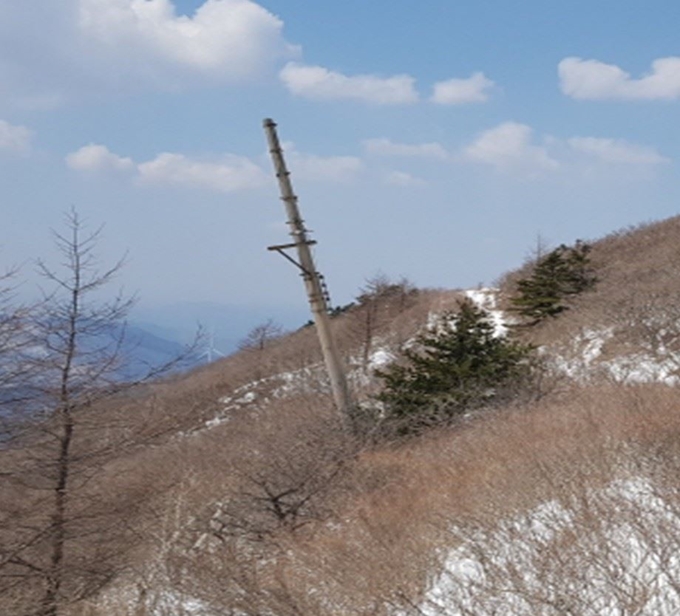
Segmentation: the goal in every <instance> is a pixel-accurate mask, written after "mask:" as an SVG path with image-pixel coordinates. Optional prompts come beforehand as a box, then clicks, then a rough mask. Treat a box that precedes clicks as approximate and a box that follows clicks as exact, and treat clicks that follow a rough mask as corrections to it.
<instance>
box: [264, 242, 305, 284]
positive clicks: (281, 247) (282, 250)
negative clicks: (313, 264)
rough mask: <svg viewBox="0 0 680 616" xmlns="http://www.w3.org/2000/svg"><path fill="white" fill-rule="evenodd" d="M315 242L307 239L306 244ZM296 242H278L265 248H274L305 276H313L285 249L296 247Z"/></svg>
mask: <svg viewBox="0 0 680 616" xmlns="http://www.w3.org/2000/svg"><path fill="white" fill-rule="evenodd" d="M314 244H316V242H315V241H314V240H307V246H313V245H314ZM297 246H298V245H297V244H280V245H279V246H269V247H267V250H275V251H276V252H278V253H279V254H280V255H281V256H282V257H283V258H284V259H287V260H288V261H290V262H291V263H292V264H293V265H294V266H295V267H297V268H298V269H300V270H301V271H302V273H303V275H305V276H313V273H312V272H310V271H307V270H306V269H305V268H304V267H303V266H302V265H301V264H300V263H298V262H297V261H296V260H295V259H293V257H291V256H290V255H289V254H288V253H287V252H286V250H288V249H289V248H297Z"/></svg>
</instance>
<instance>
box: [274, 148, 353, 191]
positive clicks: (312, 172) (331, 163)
mask: <svg viewBox="0 0 680 616" xmlns="http://www.w3.org/2000/svg"><path fill="white" fill-rule="evenodd" d="M283 148H284V149H285V150H286V160H287V162H288V167H289V169H290V171H291V173H292V174H293V177H294V178H295V179H300V180H303V181H308V182H348V181H351V180H353V179H354V178H355V177H356V176H357V175H358V174H359V173H360V172H361V171H362V170H363V168H364V164H363V162H362V161H361V159H360V158H357V157H356V156H317V155H316V154H305V153H302V152H299V151H298V150H297V149H296V147H295V144H294V143H292V142H286V143H284V144H283Z"/></svg>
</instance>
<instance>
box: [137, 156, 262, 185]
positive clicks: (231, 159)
mask: <svg viewBox="0 0 680 616" xmlns="http://www.w3.org/2000/svg"><path fill="white" fill-rule="evenodd" d="M137 170H138V171H139V179H140V180H141V181H143V182H148V183H152V184H169V185H173V184H174V185H180V186H187V187H194V188H203V189H209V190H215V191H218V192H225V193H228V192H234V191H239V190H247V189H252V188H257V187H259V186H262V185H263V184H265V183H266V182H267V179H268V178H267V176H266V174H265V173H264V171H263V170H262V169H261V168H260V167H258V166H257V165H256V164H255V163H253V162H252V161H251V160H250V159H248V158H245V157H243V156H236V155H233V154H225V155H223V156H221V157H220V159H219V160H215V161H201V160H192V159H191V158H188V157H186V156H184V155H183V154H174V153H171V152H163V153H162V154H159V155H158V156H157V157H156V158H155V159H153V160H150V161H148V162H144V163H141V164H139V165H137Z"/></svg>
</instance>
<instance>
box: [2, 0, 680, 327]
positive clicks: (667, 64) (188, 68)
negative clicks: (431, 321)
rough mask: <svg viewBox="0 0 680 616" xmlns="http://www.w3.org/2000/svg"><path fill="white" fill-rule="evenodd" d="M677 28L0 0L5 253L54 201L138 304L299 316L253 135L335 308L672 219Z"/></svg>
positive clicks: (449, 282) (36, 235) (403, 12)
mask: <svg viewBox="0 0 680 616" xmlns="http://www.w3.org/2000/svg"><path fill="white" fill-rule="evenodd" d="M679 31H680V3H678V2H672V1H670V0H668V1H661V0H649V1H647V2H644V3H643V2H639V1H635V2H634V1H626V0H619V1H618V2H612V1H609V0H599V1H598V0H590V1H589V2H584V1H580V0H579V1H572V2H569V3H564V2H555V1H550V0H523V1H522V2H507V0H506V1H501V0H496V1H475V2H472V1H468V0H465V1H464V0H460V1H458V2H455V1H444V0H432V1H428V2H420V3H415V2H412V1H409V2H406V1H405V0H393V1H391V2H382V1H380V0H374V1H373V2H367V1H366V0H346V1H345V2H309V1H306V2H302V1H301V0H270V1H267V0H263V1H262V2H261V3H255V2H251V1H250V0H175V1H174V2H172V1H171V0H60V1H59V2H47V1H46V0H30V1H24V2H11V1H9V0H5V1H4V2H2V3H1V4H0V180H1V181H2V185H3V186H4V187H5V190H4V199H3V206H2V207H3V209H4V212H5V216H4V221H5V224H3V233H2V235H1V236H0V256H1V257H2V260H3V261H4V262H5V263H6V264H8V265H9V264H13V263H19V264H26V265H25V270H26V272H28V271H30V269H31V265H30V262H31V259H33V258H35V257H37V256H43V257H46V258H48V259H49V258H50V257H51V256H52V255H53V252H52V249H51V247H50V239H49V238H50V235H49V229H50V228H58V227H59V225H60V224H61V219H62V214H63V212H64V211H66V210H67V209H69V208H70V207H71V206H75V207H76V208H77V209H78V211H79V212H80V213H81V214H82V215H83V216H84V217H85V219H86V220H88V221H89V222H90V223H91V224H92V225H93V226H97V225H99V224H100V223H104V224H105V225H106V227H105V232H104V237H103V241H102V244H101V253H102V257H103V258H104V259H105V260H106V259H108V260H113V259H115V258H116V257H117V256H119V255H120V254H122V253H123V252H126V251H127V252H128V254H129V257H128V265H127V266H126V268H125V270H124V271H123V272H122V274H121V276H120V283H121V284H122V285H124V286H125V288H126V289H127V290H129V291H130V292H138V293H139V295H140V297H141V307H142V308H144V307H146V308H147V309H153V308H154V307H158V306H161V305H164V304H169V303H175V302H187V301H191V302H214V303H220V304H231V305H240V306H245V307H258V309H260V310H270V312H271V315H272V316H273V317H276V316H277V314H276V311H277V310H278V309H279V308H280V309H281V310H282V312H286V311H287V312H288V313H290V311H291V310H292V311H296V310H298V309H299V310H300V312H304V310H305V305H306V304H305V297H304V293H303V289H302V285H301V284H300V282H299V280H297V275H296V272H295V271H294V269H293V268H292V266H290V265H289V264H287V263H286V262H285V261H284V260H283V259H281V258H280V257H278V256H277V255H274V254H272V253H269V252H267V251H266V246H268V245H271V244H279V243H285V242H286V241H287V239H288V238H287V236H286V228H285V225H284V212H283V208H282V206H281V204H280V202H279V200H278V191H277V188H276V185H275V183H274V180H273V177H272V173H271V163H270V161H269V159H268V157H267V155H266V148H265V139H264V134H263V132H262V127H261V124H262V119H263V118H265V117H272V118H274V119H275V120H276V121H277V123H278V124H279V135H280V138H281V139H282V141H283V142H284V144H285V149H286V155H287V161H288V166H289V167H290V170H291V172H292V180H293V183H294V186H295V189H296V192H297V193H298V196H299V198H300V206H301V209H302V212H303V216H304V217H305V219H306V221H307V224H308V226H309V228H310V229H312V230H313V232H314V238H315V239H316V240H318V242H319V244H318V247H317V257H318V261H319V267H320V269H321V270H322V271H323V272H324V273H325V275H326V278H327V280H328V282H329V286H330V290H331V294H332V296H333V299H334V301H335V302H336V303H338V304H342V303H346V302H348V301H350V300H351V299H352V298H353V297H354V296H355V295H356V294H357V291H358V289H359V287H361V286H362V284H363V283H364V281H365V279H366V278H368V277H371V276H372V275H374V274H375V273H376V272H378V271H381V272H384V273H385V274H387V275H390V276H393V277H400V276H406V277H408V278H409V279H411V280H413V281H414V282H415V283H417V284H419V285H423V286H437V287H447V288H451V287H468V286H474V285H477V284H479V283H484V284H489V283H492V282H493V280H494V279H495V278H497V277H498V276H499V275H501V274H502V273H503V272H504V271H507V270H508V269H511V268H514V267H516V266H518V265H519V264H520V263H521V262H522V260H523V259H524V258H525V256H526V255H527V254H528V253H529V251H530V249H531V247H532V246H533V245H534V244H535V242H536V238H537V236H538V235H539V234H540V235H541V236H542V237H543V238H544V240H546V241H547V242H549V243H551V244H553V245H556V244H559V243H561V242H572V241H574V240H575V239H577V238H585V239H589V238H597V237H600V236H602V235H603V234H606V233H608V232H610V231H614V230H616V229H619V228H621V227H624V226H627V225H631V224H635V223H639V222H643V221H647V220H651V219H659V218H664V217H668V216H672V215H675V214H676V213H677V212H678V203H679V202H680V180H679V178H678V173H677V171H678V167H677V165H678V160H679V159H680V139H679V137H680V135H679V133H680V128H679V126H680V123H679V122H678V119H680V116H679V110H680V37H679V36H678V32H679ZM258 314H259V313H258Z"/></svg>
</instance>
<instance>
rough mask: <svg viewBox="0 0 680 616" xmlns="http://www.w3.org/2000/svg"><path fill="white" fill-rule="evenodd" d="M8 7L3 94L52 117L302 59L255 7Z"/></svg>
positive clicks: (276, 22)
mask: <svg viewBox="0 0 680 616" xmlns="http://www.w3.org/2000/svg"><path fill="white" fill-rule="evenodd" d="M175 4H179V3H178V2H177V0H174V3H173V0H58V2H38V3H35V2H12V3H7V2H5V3H2V2H0V5H1V6H0V57H1V58H2V59H3V62H2V63H0V91H2V92H3V93H4V98H5V101H6V102H11V103H13V104H14V105H15V106H21V107H22V108H25V107H31V108H35V107H38V108H43V107H48V106H54V105H58V104H62V103H63V102H64V101H68V100H73V99H76V98H79V97H82V96H86V95H92V94H96V95H102V94H108V93H111V92H115V93H116V95H119V94H120V93H127V92H130V91H135V90H144V89H160V90H173V89H181V88H184V87H187V86H191V85H196V84H200V83H216V82H220V83H229V82H241V81H243V80H246V79H251V78H253V77H255V76H259V75H261V74H266V73H267V72H268V71H272V70H273V69H274V68H275V67H276V66H277V65H278V64H279V63H280V62H281V61H283V60H290V59H293V58H296V57H298V56H299V53H300V50H299V48H297V47H295V46H293V45H291V44H289V43H288V42H287V41H286V40H285V38H284V36H283V22H282V21H281V20H280V19H279V18H278V17H276V16H275V15H273V14H272V13H270V12H269V11H267V10H266V9H265V8H263V7H262V6H261V5H259V4H257V3H256V2H254V1H252V0H204V1H203V2H202V4H201V5H200V6H198V8H197V9H196V10H195V12H194V13H193V14H192V15H180V14H178V13H177V11H176V9H175Z"/></svg>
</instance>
